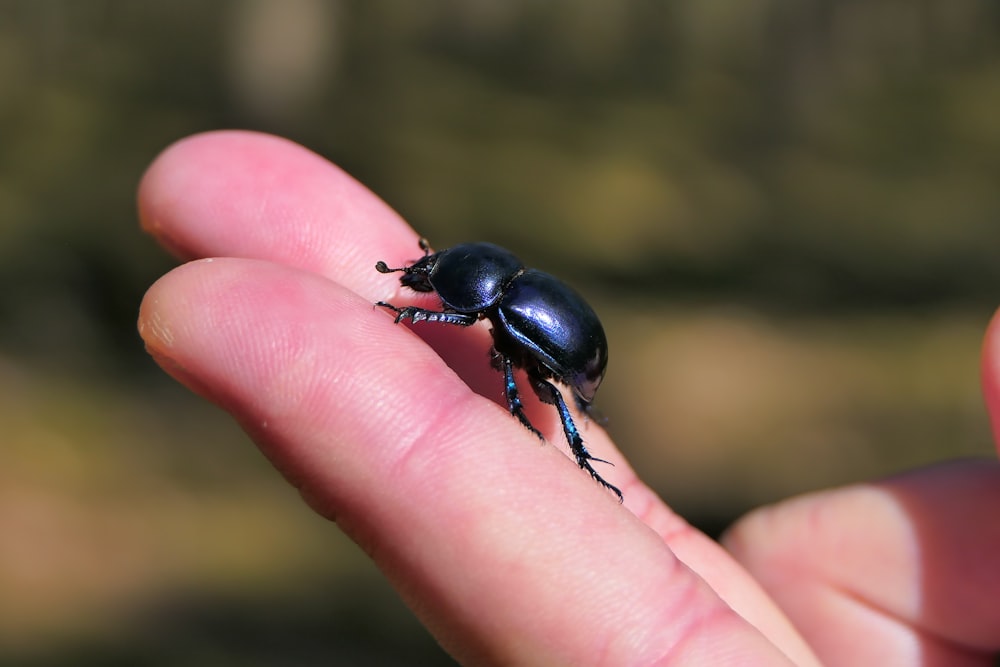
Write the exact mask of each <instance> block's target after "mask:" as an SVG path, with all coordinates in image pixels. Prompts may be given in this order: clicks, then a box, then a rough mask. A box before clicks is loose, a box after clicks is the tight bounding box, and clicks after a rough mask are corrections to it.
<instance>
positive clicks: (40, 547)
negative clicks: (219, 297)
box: [0, 0, 1000, 666]
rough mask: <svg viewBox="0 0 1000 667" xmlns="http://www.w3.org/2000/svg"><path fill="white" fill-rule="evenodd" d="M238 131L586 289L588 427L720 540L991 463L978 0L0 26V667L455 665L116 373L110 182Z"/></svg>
mask: <svg viewBox="0 0 1000 667" xmlns="http://www.w3.org/2000/svg"><path fill="white" fill-rule="evenodd" d="M226 127H242V128H254V129H259V130H266V131H271V132H276V133H279V134H283V135H285V136H288V137H290V138H292V139H294V140H296V141H299V142H301V143H303V144H305V145H307V146H309V147H310V148H312V149H314V150H316V151H318V152H319V153H321V154H323V155H325V156H327V157H329V158H330V159H331V160H333V161H335V162H337V163H339V164H340V165H342V166H343V167H344V168H346V169H347V170H348V171H350V172H351V173H353V174H354V175H355V176H357V177H358V178H359V179H360V180H362V181H363V182H365V183H366V184H367V185H368V186H370V187H371V188H372V189H373V190H374V191H376V192H377V193H379V194H380V195H381V196H383V198H385V199H386V200H387V201H388V202H389V203H390V204H391V205H392V206H394V207H395V208H396V209H397V210H399V211H400V212H401V213H402V214H403V215H404V216H405V217H407V218H408V219H409V220H410V221H411V222H412V223H413V224H414V226H415V227H416V228H417V229H418V231H420V232H421V233H422V234H424V235H425V236H427V237H429V238H430V239H431V240H432V242H433V243H434V245H435V246H436V247H446V246H448V245H450V244H452V243H455V242H458V241H463V240H492V241H495V242H497V243H500V244H503V245H506V246H508V247H510V248H511V249H513V250H514V251H516V252H517V253H518V254H520V255H521V256H522V258H523V259H525V260H526V261H527V262H528V263H529V264H532V265H535V266H538V267H540V268H544V269H546V270H549V271H552V272H554V273H557V274H558V275H560V276H562V277H565V278H566V279H567V280H568V282H571V283H572V284H574V285H576V286H577V287H578V288H579V289H580V290H581V291H583V292H584V293H585V294H586V295H587V296H588V298H589V299H590V300H591V301H592V302H593V304H594V305H595V307H596V309H597V310H598V311H599V312H600V313H601V315H602V318H603V320H604V322H605V326H606V328H607V329H608V333H609V337H610V341H611V366H610V368H609V373H608V376H607V380H606V383H605V385H604V387H603V388H602V391H601V394H600V395H599V397H598V407H599V409H600V411H601V412H602V413H603V414H605V415H606V416H607V417H608V422H607V428H608V429H609V430H610V431H611V432H612V434H613V435H614V436H615V437H616V438H617V439H618V441H619V442H620V444H621V446H622V449H623V450H625V452H626V453H627V454H628V455H629V456H630V458H631V460H632V461H633V463H634V465H635V467H636V468H637V470H638V472H639V474H640V475H641V476H642V477H643V478H644V479H646V480H647V481H648V482H649V483H650V484H652V485H653V486H654V487H655V488H656V489H658V490H659V491H660V492H661V493H662V494H663V496H664V497H665V498H666V499H667V500H668V501H669V502H670V503H671V504H672V505H674V506H675V507H676V508H677V509H678V510H679V511H680V512H682V513H683V514H684V515H685V516H686V517H689V518H690V520H691V521H692V522H693V523H695V524H696V525H698V526H701V527H703V528H705V529H706V530H708V531H709V532H710V533H713V534H716V533H717V532H718V531H719V530H720V529H721V528H722V527H724V526H725V525H726V524H727V523H729V522H730V521H732V520H733V519H734V518H735V517H737V516H739V515H740V514H742V513H743V512H745V511H747V510H748V509H750V508H751V507H754V506H756V505H758V504H761V503H766V502H769V501H774V500H776V499H779V498H782V497H785V496H787V495H789V494H793V493H797V492H802V491H806V490H809V489H815V488H820V487H823V486H828V485H835V484H841V483H846V482H849V481H854V480H859V479H865V478H870V477H873V476H878V475H884V474H888V473H891V472H893V471H897V470H901V469H904V468H907V467H911V466H915V465H920V464H925V463H928V462H933V461H938V460H942V459H945V458H950V457H956V456H966V455H976V454H985V455H990V454H991V452H992V446H991V444H990V439H989V434H988V427H987V422H986V417H985V414H984V411H983V408H982V405H981V399H980V396H979V386H978V367H977V364H978V352H979V344H980V339H981V336H982V333H983V330H984V327H985V325H986V322H987V321H988V319H989V317H990V315H991V314H992V311H993V309H994V307H995V306H996V305H997V302H998V299H997V294H998V290H997V286H998V285H1000V261H997V260H998V253H997V249H998V247H1000V188H998V183H1000V5H998V4H997V3H994V2H989V0H949V1H948V2H940V1H925V2H921V1H913V2H902V1H899V0H844V1H840V2H833V1H829V0H808V1H802V0H744V1H742V2H723V1H721V0H691V1H689V2H674V3H668V2H651V1H649V0H645V1H643V0H621V1H619V2H601V1H599V0H577V1H575V2H570V1H569V0H467V1H465V2H459V1H456V0H423V1H422V2H411V1H408V0H365V1H362V0H352V1H348V0H343V1H339V2H337V1H330V2H321V1H320V0H252V1H246V2H237V1H230V2H217V3H204V2H196V1H195V0H173V1H172V2H169V3H168V2H152V1H150V2H124V1H119V2H114V1H99V0H91V1H90V2H74V1H72V0H64V1H56V0H23V1H17V0H14V1H10V0H8V1H6V2H4V1H0V275H2V277H3V284H4V285H6V286H7V287H6V288H5V289H4V290H2V292H0V317H2V322H3V326H2V328H0V392H2V401H0V415H2V424H3V432H4V436H5V438H4V441H3V443H2V445H0V664H3V665H7V664H10V665H39V666H43V665H116V664H121V665H181V664H183V665H227V664H239V665H290V664H295V665H312V664H343V665H391V664H449V659H448V658H447V657H446V656H444V654H443V653H442V652H441V651H440V649H438V648H437V647H436V646H435V644H434V643H433V641H432V640H431V639H430V638H429V637H428V635H426V633H425V632H424V631H423V630H422V629H421V628H420V626H419V625H418V624H417V622H416V621H415V620H414V619H413V618H412V616H411V615H410V613H409V612H408V611H407V610H406V609H405V607H403V605H402V604H401V603H400V602H399V600H398V599H397V598H396V597H395V594H394V593H393V592H392V591H391V589H389V588H388V587H387V585H386V584H384V583H383V582H382V581H381V579H380V578H379V575H378V574H377V572H376V571H375V570H374V568H373V567H372V566H371V565H370V564H369V563H368V562H367V560H366V558H365V557H364V556H363V554H361V553H360V552H359V550H358V549H357V548H356V547H354V546H353V545H352V544H351V543H349V542H348V541H347V540H346V539H345V538H343V537H341V536H340V535H339V533H338V532H337V530H336V529H335V528H334V527H333V526H332V525H329V524H327V523H325V522H324V521H322V520H320V519H318V518H316V517H314V516H312V515H311V514H310V512H309V511H307V510H306V509H305V507H304V506H303V505H302V504H301V503H300V501H299V499H298V498H297V496H296V494H295V493H294V491H292V490H291V489H289V488H287V487H286V485H285V484H284V483H283V482H282V481H281V480H279V479H278V476H277V475H276V474H274V473H273V472H272V471H271V469H270V468H269V466H268V465H267V464H266V463H265V462H264V461H263V459H262V457H261V456H260V455H259V454H258V453H257V451H256V450H255V449H254V448H253V447H252V446H251V445H250V444H249V442H248V441H247V439H246V438H245V436H243V435H242V434H241V433H240V432H239V430H238V429H237V428H236V427H235V426H233V425H232V424H231V423H230V421H229V420H228V419H227V417H226V416H225V415H223V414H221V413H220V412H219V411H217V410H215V409H214V408H212V407H211V406H208V405H206V404H204V403H203V402H201V401H200V400H198V399H196V398H194V397H192V396H190V395H188V394H187V393H186V392H185V391H183V390H181V389H180V388H179V387H177V386H175V385H174V384H173V383H172V382H171V381H170V380H168V379H167V378H166V376H165V375H163V374H162V373H161V372H160V371H159V370H158V369H157V368H156V367H155V366H154V364H153V363H152V362H151V361H149V360H148V359H147V358H146V357H145V354H144V352H143V350H142V344H141V342H140V340H139V339H138V336H137V335H136V333H135V326H134V321H135V316H136V312H137V306H138V303H139V300H140V298H141V295H142V293H143V291H144V290H145V288H146V287H147V286H148V285H149V284H150V283H151V282H152V281H153V280H155V279H156V278H157V277H158V276H159V275H161V274H162V273H164V272H165V271H167V270H169V268H170V267H171V266H172V265H173V262H172V260H171V259H170V258H169V257H167V256H166V255H165V254H164V253H163V252H162V251H160V250H159V249H158V248H157V247H156V246H155V245H154V244H153V242H152V241H150V240H149V239H148V238H146V237H144V236H143V235H142V234H141V233H140V232H139V231H138V228H137V223H136V219H135V204H134V191H135V186H136V184H137V182H138V179H139V177H140V175H141V174H142V171H143V169H144V168H145V167H146V166H147V165H148V164H149V162H150V161H151V160H152V159H153V157H154V156H155V155H156V154H157V153H158V152H159V151H160V150H162V149H163V148H164V147H165V146H167V145H168V144H169V143H170V142H172V141H174V140H176V139H178V138H181V137H183V136H185V135H187V134H190V133H193V132H197V131H201V130H207V129H215V128H226ZM376 259H379V258H377V257H373V258H372V263H373V264H374V262H375V260H376ZM498 382H499V380H498ZM498 386H499V385H498ZM539 494H540V496H544V489H539Z"/></svg>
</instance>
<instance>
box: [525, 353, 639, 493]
mask: <svg viewBox="0 0 1000 667" xmlns="http://www.w3.org/2000/svg"><path fill="white" fill-rule="evenodd" d="M529 376H530V377H531V385H532V386H533V387H534V388H535V393H536V394H538V398H540V399H542V402H544V403H548V404H550V405H554V406H556V410H557V411H558V412H559V419H560V421H562V427H563V433H565V434H566V440H567V441H568V442H569V448H570V451H572V452H573V456H575V457H576V463H577V465H579V466H580V467H581V468H583V469H584V470H586V471H587V472H589V473H590V476H591V477H593V478H594V479H595V480H596V481H597V482H598V483H599V484H600V485H601V486H603V487H604V488H606V489H608V490H609V491H611V492H612V493H614V494H615V495H616V496H618V502H622V492H621V491H619V490H618V487H616V486H613V485H611V484H609V483H608V482H606V481H604V478H603V477H601V475H600V474H599V473H598V472H597V471H596V470H594V466H592V465H590V462H591V461H599V462H601V463H607V464H608V465H614V464H613V463H611V462H610V461H605V460H604V459H599V458H597V457H596V456H593V455H591V453H590V452H588V451H587V448H586V447H585V446H584V444H583V438H582V437H581V436H580V431H579V430H577V428H576V424H574V423H573V417H572V416H571V415H570V413H569V408H568V407H567V406H566V401H565V400H564V399H563V397H562V393H561V392H560V391H559V389H557V388H556V386H555V385H554V384H552V383H551V382H549V381H548V380H546V379H545V378H542V377H538V376H535V375H532V374H531V373H530V372H529Z"/></svg>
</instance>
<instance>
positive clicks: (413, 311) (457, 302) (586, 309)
mask: <svg viewBox="0 0 1000 667" xmlns="http://www.w3.org/2000/svg"><path fill="white" fill-rule="evenodd" d="M420 248H421V250H423V251H424V256H423V257H421V258H420V259H418V260H416V261H415V262H413V263H412V264H410V265H409V266H403V267H400V268H395V269H393V268H389V267H388V266H387V265H386V263H385V262H378V263H377V264H376V265H375V269H376V270H377V271H379V273H394V272H399V273H402V274H403V275H402V276H400V278H399V282H400V283H401V284H402V285H403V286H404V287H408V288H410V289H412V290H414V291H417V292H434V293H435V294H437V296H438V298H439V299H441V310H426V309H424V308H417V307H415V306H405V307H402V308H400V307H397V306H394V305H392V304H391V303H386V302H384V301H379V302H378V303H376V304H375V305H377V306H381V307H382V308H387V309H389V310H391V311H392V312H394V313H395V314H396V322H397V323H399V322H401V321H403V320H406V319H409V320H411V321H413V322H421V321H427V322H443V323H445V324H455V325H459V326H469V325H472V324H475V323H476V322H477V321H479V320H481V319H484V318H485V319H488V320H489V321H490V323H491V324H492V325H493V329H492V334H493V351H492V354H493V357H492V358H493V365H494V367H495V368H496V369H497V370H499V371H501V372H502V373H503V376H504V393H505V395H506V399H507V407H508V409H509V410H510V413H511V414H512V415H514V416H515V417H517V419H518V421H520V422H521V423H522V424H523V425H524V426H525V427H526V428H527V429H528V430H530V431H531V432H532V433H534V434H535V435H537V436H538V437H539V438H541V437H542V434H541V433H540V432H539V431H538V429H536V428H535V427H534V426H532V424H531V422H530V421H528V417H527V415H525V413H524V408H523V407H522V405H521V398H520V396H519V394H518V389H517V384H516V383H515V381H514V369H515V368H520V369H523V370H524V371H525V372H526V373H527V375H528V380H529V381H530V382H531V388H532V389H533V390H534V391H535V393H536V394H537V395H538V398H540V399H541V400H542V402H544V403H548V404H549V405H554V406H555V408H556V410H557V411H558V412H559V419H560V421H561V422H562V427H563V432H564V433H565V434H566V440H567V441H568V442H569V447H570V450H571V451H572V453H573V456H574V457H576V462H577V463H578V464H579V466H580V467H581V468H583V469H584V470H586V471H587V472H588V473H590V476H591V477H593V478H594V479H595V480H597V481H598V482H599V483H600V484H601V485H602V486H604V487H605V488H607V489H609V490H610V491H612V492H613V493H614V494H615V495H616V496H618V500H619V502H620V501H621V500H622V494H621V491H619V490H618V488H616V487H615V486H612V485H611V484H609V483H608V482H606V481H605V480H604V479H603V478H602V477H601V476H600V474H598V472H597V471H596V470H594V467H593V466H592V465H591V462H592V461H599V462H601V463H608V462H607V461H604V460H603V459H598V458H596V457H594V456H591V454H590V452H588V451H587V448H586V447H585V446H584V444H583V438H582V437H581V436H580V432H579V430H578V429H577V427H576V424H575V423H574V422H573V418H572V416H571V415H570V411H569V408H568V407H567V406H566V401H565V399H564V398H563V395H562V393H561V392H560V391H559V388H558V387H557V386H556V385H555V384H554V383H553V382H552V381H553V380H555V381H556V382H559V383H562V384H564V385H566V386H568V387H569V388H571V389H572V390H573V398H574V400H575V402H576V405H577V406H578V407H579V408H580V410H581V411H582V412H584V413H585V414H586V413H588V412H589V411H590V404H591V401H593V399H594V394H596V393H597V388H598V387H599V386H600V384H601V380H603V379H604V371H605V369H606V368H607V365H608V340H607V337H606V336H605V335H604V327H602V326H601V321H600V320H599V319H598V317H597V314H596V313H595V312H594V310H593V309H592V308H591V307H590V306H589V305H588V304H587V302H586V301H584V299H583V297H581V296H580V295H579V294H577V293H576V292H575V291H574V290H573V289H572V288H570V287H569V286H568V285H566V284H565V283H563V282H562V281H560V280H559V279H557V278H555V277H554V276H551V275H549V274H547V273H543V272H541V271H537V270H535V269H527V268H525V267H524V264H522V262H521V260H519V259H518V258H517V257H516V256H514V254H513V253H511V252H510V251H508V250H505V249H504V248H501V247H500V246H497V245H493V244H492V243H463V244H462V245H457V246H454V247H452V248H447V249H445V250H440V251H438V252H431V250H430V246H428V244H427V241H426V240H424V239H421V240H420Z"/></svg>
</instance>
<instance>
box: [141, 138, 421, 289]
mask: <svg viewBox="0 0 1000 667" xmlns="http://www.w3.org/2000/svg"><path fill="white" fill-rule="evenodd" d="M138 209H139V221H140V225H141V227H142V229H143V230H144V231H146V232H147V233H149V234H151V235H152V236H153V237H154V238H156V239H157V241H158V242H160V243H161V244H162V245H164V246H165V247H166V248H167V249H168V250H170V251H171V252H172V253H173V254H175V255H176V256H178V257H180V258H182V259H191V258H197V257H212V256H216V257H244V258H251V259H265V260H268V261H271V262H276V263H281V264H285V265H288V266H293V267H295V268H297V269H301V270H306V271H312V272H314V273H319V274H322V275H325V276H326V277H328V278H333V279H335V280H337V282H339V283H340V284H342V285H345V286H347V287H349V288H351V289H354V290H355V291H358V292H359V293H367V292H372V291H373V290H378V289H382V288H381V287H380V285H381V284H383V283H384V280H381V276H380V275H379V274H378V273H377V272H376V271H374V270H373V268H372V267H373V266H374V264H375V262H376V261H377V260H379V259H390V258H392V257H394V256H397V255H405V253H406V252H407V250H409V249H410V248H414V247H416V238H417V235H416V233H414V232H413V231H412V230H411V229H409V227H408V226H407V225H406V223H405V222H403V220H402V219H401V218H400V217H399V215H398V214H397V213H396V212H395V211H394V210H392V208H390V207H389V206H388V205H386V204H385V202H383V201H382V200H381V199H380V198H378V197H377V196H375V195H374V194H373V193H372V192H371V191H369V190H368V189H367V188H365V187H364V186H363V185H362V184H360V183H359V182H358V181H356V180H355V179H354V178H352V177H351V176H350V175H348V174H347V173H346V172H344V171H343V170H342V169H340V168H339V167H337V166H336V165H334V164H333V163H331V162H329V161H328V160H326V159H325V158H323V157H322V156H320V155H318V154H317V153H314V152H313V151H311V150H309V149H307V148H305V147H303V146H301V145H299V144H296V143H294V142H292V141H289V140H287V139H283V138H280V137H276V136H272V135H267V134H262V133H259V132H250V131H242V130H226V131H214V132H207V133H203V134H197V135H193V136H190V137H187V138H184V139H181V140H179V141H177V142H176V143H174V144H172V145H171V146H169V147H167V148H166V149H165V150H164V151H163V152H162V153H160V155H159V156H157V157H156V158H155V159H154V161H153V163H152V164H151V165H150V167H149V168H148V169H147V171H146V173H145V174H144V175H143V177H142V179H141V181H140V184H139V190H138ZM410 252H412V250H410Z"/></svg>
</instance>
